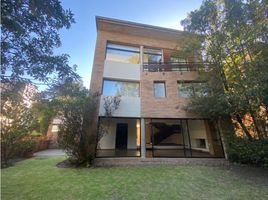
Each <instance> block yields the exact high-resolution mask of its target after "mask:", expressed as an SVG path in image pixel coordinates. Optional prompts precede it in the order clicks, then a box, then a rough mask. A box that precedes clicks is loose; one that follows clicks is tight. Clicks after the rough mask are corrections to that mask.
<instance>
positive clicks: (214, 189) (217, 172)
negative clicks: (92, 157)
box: [1, 157, 268, 200]
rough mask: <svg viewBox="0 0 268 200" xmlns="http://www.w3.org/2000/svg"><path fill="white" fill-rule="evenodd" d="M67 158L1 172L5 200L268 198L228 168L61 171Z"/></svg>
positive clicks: (266, 192) (263, 188)
mask: <svg viewBox="0 0 268 200" xmlns="http://www.w3.org/2000/svg"><path fill="white" fill-rule="evenodd" d="M63 159H64V158H63V157H51V158H33V159H28V160H24V161H21V162H18V163H16V165H15V166H13V167H9V168H7V169H3V170H2V184H1V189H2V200H7V199H10V200H16V199H19V200H23V199H25V200H31V199H35V200H36V199H48V200H50V199H51V200H54V199H64V200H69V199H87V200H90V199H92V200H95V199H163V200H166V199H167V200H170V199H176V200H177V199H187V200H190V199H213V200H216V199H243V200H245V199H250V200H252V199H258V200H260V199H268V187H267V186H265V185H258V184H253V183H249V182H247V181H244V180H242V179H241V178H239V177H238V176H236V175H235V174H234V173H233V172H231V171H230V170H227V169H223V168H222V169H220V168H216V167H202V166H166V165H159V166H142V167H111V168H91V169H59V168H57V167H56V166H55V165H56V164H57V163H58V162H60V161H62V160H63Z"/></svg>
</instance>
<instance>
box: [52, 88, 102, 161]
mask: <svg viewBox="0 0 268 200" xmlns="http://www.w3.org/2000/svg"><path fill="white" fill-rule="evenodd" d="M58 94H59V97H58V99H57V100H58V101H59V102H61V108H60V112H61V114H62V124H61V125H60V131H59V133H58V141H59V145H60V147H61V148H63V149H64V150H65V151H66V152H67V154H68V156H69V160H70V161H71V162H73V163H75V164H76V165H84V164H86V165H87V166H90V165H91V164H92V161H93V159H94V156H95V147H96V134H95V132H96V131H94V125H95V124H96V108H97V100H98V95H97V94H91V93H90V91H89V90H87V89H85V88H84V87H81V85H79V84H76V83H67V84H65V85H64V86H63V87H62V88H59V93H58Z"/></svg>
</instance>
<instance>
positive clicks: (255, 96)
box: [179, 0, 268, 139]
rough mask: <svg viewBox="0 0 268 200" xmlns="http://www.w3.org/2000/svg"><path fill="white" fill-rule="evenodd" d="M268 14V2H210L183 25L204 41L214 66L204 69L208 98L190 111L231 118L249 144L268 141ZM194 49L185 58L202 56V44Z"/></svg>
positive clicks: (193, 100)
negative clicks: (259, 140)
mask: <svg viewBox="0 0 268 200" xmlns="http://www.w3.org/2000/svg"><path fill="white" fill-rule="evenodd" d="M267 9H268V4H267V1H257V0H253V1H252V0H248V1H242V0H236V1H229V0H226V1H221V0H206V1H204V2H203V3H202V5H201V7H200V8H199V9H197V10H195V11H192V12H191V13H190V14H189V15H188V17H187V18H186V19H185V20H183V21H182V25H183V26H184V28H185V30H187V31H189V32H191V33H195V34H197V35H199V36H200V43H201V44H202V45H200V46H199V48H200V49H199V52H201V54H199V55H200V56H201V55H202V58H203V60H204V63H209V65H208V66H205V64H204V67H203V68H201V69H200V74H201V77H200V81H207V83H208V84H207V86H208V95H206V96H201V97H200V96H192V98H191V99H190V100H191V103H190V104H189V107H188V109H190V110H192V111H194V112H196V113H198V114H200V113H201V115H203V116H205V117H209V118H212V119H220V118H223V117H225V116H230V117H231V118H232V119H233V122H234V123H235V124H238V125H239V126H240V127H241V128H242V130H243V132H244V134H245V135H246V136H247V137H248V138H249V139H251V138H252V137H256V138H267V137H268V132H267V130H268V123H267V113H268V104H267V94H268V93H267V91H268V82H267V77H268V57H267V52H268V19H267ZM188 43H189V44H187V43H186V44H184V45H183V46H186V47H188V49H187V48H186V47H183V48H182V50H181V51H179V53H180V52H182V53H183V52H184V51H186V52H189V49H191V48H192V49H193V51H195V52H198V51H197V50H196V49H195V48H198V46H197V45H196V42H194V45H191V41H190V40H189V42H188ZM193 46H194V47H193ZM184 49H186V50H184ZM197 90H200V91H202V88H201V87H199V88H197ZM243 118H244V119H245V118H247V119H249V121H250V122H248V123H245V121H246V120H243Z"/></svg>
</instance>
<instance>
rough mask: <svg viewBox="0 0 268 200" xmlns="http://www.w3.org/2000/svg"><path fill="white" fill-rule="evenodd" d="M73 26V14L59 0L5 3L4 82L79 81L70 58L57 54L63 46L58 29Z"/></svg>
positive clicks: (2, 57) (5, 0)
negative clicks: (69, 79)
mask: <svg viewBox="0 0 268 200" xmlns="http://www.w3.org/2000/svg"><path fill="white" fill-rule="evenodd" d="M72 23H74V18H73V14H72V13H71V11H70V10H64V9H63V8H62V6H61V4H60V1H58V0H46V1H40V0H29V1H20V0H2V1H1V79H2V80H4V81H5V82H14V81H18V80H19V81H24V82H32V79H34V80H36V81H39V82H45V83H51V82H52V81H56V80H62V79H63V78H64V77H73V78H77V77H78V75H77V74H76V73H75V72H74V68H73V67H71V66H70V65H69V63H68V58H69V56H68V55H67V54H62V55H55V53H54V52H53V49H54V48H57V47H59V46H60V45H61V42H60V37H59V34H58V30H60V29H62V28H67V29H68V28H70V26H71V24H72Z"/></svg>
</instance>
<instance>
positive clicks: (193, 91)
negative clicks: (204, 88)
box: [177, 80, 206, 99]
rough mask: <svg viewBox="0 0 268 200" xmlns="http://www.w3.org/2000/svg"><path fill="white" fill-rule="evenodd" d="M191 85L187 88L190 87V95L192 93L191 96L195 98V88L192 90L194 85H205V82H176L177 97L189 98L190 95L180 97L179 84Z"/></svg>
mask: <svg viewBox="0 0 268 200" xmlns="http://www.w3.org/2000/svg"><path fill="white" fill-rule="evenodd" d="M187 83H188V84H191V86H189V87H191V90H192V91H190V93H191V92H192V93H193V94H194V96H196V95H197V94H196V91H195V88H194V84H200V83H201V84H205V83H206V82H205V81H194V80H193V81H189V80H187V81H185V80H178V81H177V90H178V93H179V97H182V98H186V99H187V98H190V95H191V94H190V93H189V94H188V95H187V96H182V95H181V92H180V89H179V84H187Z"/></svg>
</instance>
